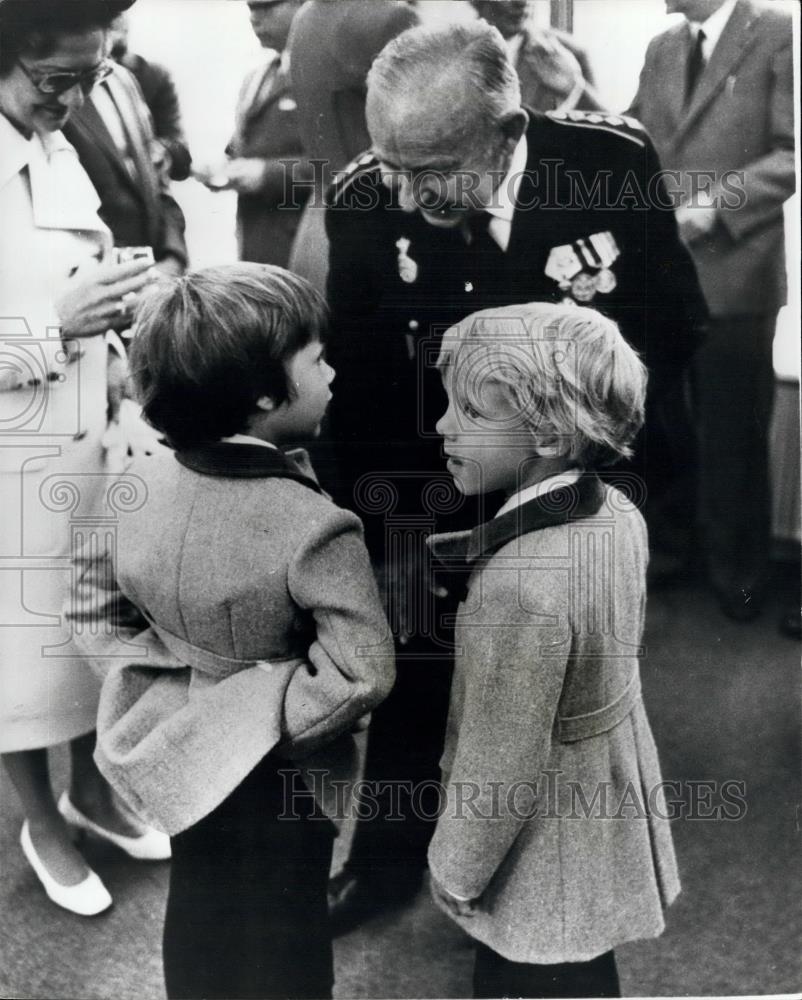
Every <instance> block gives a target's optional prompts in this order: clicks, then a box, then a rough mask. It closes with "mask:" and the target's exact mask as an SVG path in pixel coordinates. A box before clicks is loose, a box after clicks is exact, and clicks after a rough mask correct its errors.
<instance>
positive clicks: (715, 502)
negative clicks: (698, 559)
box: [631, 0, 795, 621]
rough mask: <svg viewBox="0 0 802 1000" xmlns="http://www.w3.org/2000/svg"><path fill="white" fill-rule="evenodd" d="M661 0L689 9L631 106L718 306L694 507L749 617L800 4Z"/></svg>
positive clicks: (763, 538) (698, 371)
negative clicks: (794, 17) (677, 191)
mask: <svg viewBox="0 0 802 1000" xmlns="http://www.w3.org/2000/svg"><path fill="white" fill-rule="evenodd" d="M666 9H667V11H668V12H669V13H682V14H684V15H685V21H684V22H683V23H681V24H678V25H676V26H674V27H672V28H670V29H669V30H668V31H666V32H664V33H663V34H661V35H658V36H657V38H655V39H653V40H652V42H651V44H650V45H649V48H648V50H647V53H646V58H645V61H644V65H643V70H642V73H641V77H640V84H639V87H638V92H637V95H636V96H635V100H634V102H633V104H632V108H631V113H632V114H634V115H635V116H636V117H637V118H639V119H640V120H641V121H642V122H643V124H644V126H645V127H646V129H647V131H648V132H649V134H650V135H651V136H652V138H653V140H654V143H655V146H656V148H657V151H658V153H659V155H660V159H661V161H662V165H663V167H664V168H665V169H667V170H676V171H679V172H680V178H681V181H680V183H681V187H682V205H681V207H680V208H679V210H678V212H677V219H678V222H679V227H680V233H681V235H682V237H683V239H684V240H685V242H686V243H687V245H688V247H689V249H690V252H691V253H692V255H693V259H694V261H695V263H696V267H697V270H698V272H699V278H700V281H701V283H702V288H703V290H704V293H705V296H706V298H707V302H708V304H709V306H710V313H711V317H712V319H711V323H710V329H709V333H708V336H707V339H706V340H705V342H704V344H703V346H702V347H701V349H700V350H699V352H698V354H697V355H696V357H695V359H694V363H693V368H692V380H693V396H694V413H695V424H696V434H697V438H698V463H697V464H698V470H697V475H698V508H697V518H698V522H699V529H700V533H701V541H702V546H703V548H704V556H705V560H706V568H707V573H708V577H709V580H710V583H711V585H712V587H713V590H714V591H715V593H716V595H717V597H718V600H719V604H720V606H721V609H722V611H723V612H724V613H725V614H726V615H727V616H728V617H730V618H734V619H736V620H739V621H748V620H750V619H752V618H754V617H755V616H756V615H758V614H759V613H760V609H761V606H762V604H763V600H764V598H765V593H766V584H767V576H768V558H769V553H770V544H769V543H770V530H771V508H770V491H769V471H768V433H769V423H770V417H771V406H772V396H773V391H774V368H773V364H772V341H773V338H774V330H775V326H776V320H777V311H778V309H779V307H780V306H781V305H782V303H783V302H784V301H785V253H784V233H783V207H782V206H783V202H784V201H785V200H786V199H787V198H789V197H790V196H791V194H792V193H793V191H794V186H795V180H794V96H793V95H794V87H793V82H792V81H793V65H792V46H791V41H792V31H791V17H790V14H789V13H788V12H787V11H784V10H782V9H781V8H778V7H777V6H775V5H773V4H769V3H760V2H756V0H668V2H667V4H666ZM694 171H697V172H698V171H702V172H703V174H701V175H697V176H702V177H703V178H705V179H704V180H702V182H701V186H702V188H703V190H701V191H699V190H698V189H697V191H695V192H694V191H693V187H692V184H693V182H692V176H693V172H694ZM728 178H729V179H730V184H737V189H738V190H737V192H736V193H738V192H739V195H738V197H737V198H736V200H735V202H734V203H732V199H731V198H729V197H728V193H727V191H726V187H725V186H726V185H727V183H728V180H727V179H728ZM741 179H742V180H741Z"/></svg>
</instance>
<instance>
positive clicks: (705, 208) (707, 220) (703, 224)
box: [677, 205, 716, 244]
mask: <svg viewBox="0 0 802 1000" xmlns="http://www.w3.org/2000/svg"><path fill="white" fill-rule="evenodd" d="M677 225H678V226H679V234H680V236H681V237H682V239H683V240H684V241H685V242H686V243H689V244H690V243H695V242H696V241H697V240H700V239H702V237H704V236H707V234H708V233H710V232H712V231H713V229H714V228H715V225H716V209H715V208H713V206H712V205H680V207H679V208H678V209H677Z"/></svg>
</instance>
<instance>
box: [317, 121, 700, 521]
mask: <svg viewBox="0 0 802 1000" xmlns="http://www.w3.org/2000/svg"><path fill="white" fill-rule="evenodd" d="M530 117H531V121H530V124H529V127H528V131H527V142H528V163H527V168H526V171H525V174H524V177H523V180H522V182H521V185H520V188H519V191H518V195H517V199H516V205H517V208H516V210H515V214H514V217H513V221H512V230H511V235H510V242H509V246H508V248H507V250H506V252H503V251H502V250H501V249H499V248H497V247H496V246H495V244H494V243H492V241H489V240H488V239H487V238H485V239H484V240H482V241H477V242H476V243H475V244H471V245H468V243H467V242H466V240H465V237H464V235H463V234H462V232H461V231H459V230H455V229H438V228H436V227H434V226H432V225H430V224H429V223H427V222H426V220H425V219H424V218H423V217H422V216H421V215H420V214H419V213H415V214H407V213H404V212H402V211H401V210H400V209H399V208H398V207H397V206H394V205H393V201H392V195H391V193H390V191H388V190H387V189H386V188H385V187H384V186H383V185H382V183H381V178H380V174H379V169H378V165H377V162H376V160H375V159H374V158H373V157H372V156H371V155H370V154H365V155H364V156H363V157H361V158H359V159H357V160H356V161H354V163H353V164H352V165H351V166H350V167H349V169H348V170H347V171H346V174H345V176H344V178H343V180H341V181H340V183H339V184H338V185H337V186H336V187H335V188H334V189H333V190H332V192H330V199H331V200H330V207H329V209H328V213H327V229H328V233H329V239H330V244H331V251H330V275H329V282H328V299H329V304H330V306H331V310H332V335H331V343H330V358H331V361H332V363H333V364H334V366H335V368H336V369H337V376H338V381H337V387H336V390H335V394H334V401H333V409H332V415H331V426H332V434H333V437H334V439H335V441H336V442H338V446H339V447H340V451H341V458H342V462H343V472H344V473H345V474H346V475H350V476H351V477H353V476H355V475H356V476H358V475H360V474H362V473H365V472H368V471H372V470H382V469H384V470H393V471H394V472H400V471H402V470H403V471H404V472H407V473H408V472H412V471H416V470H421V471H423V470H429V471H433V472H438V473H442V472H443V464H442V460H441V459H440V457H439V456H440V450H439V448H440V441H439V439H438V438H437V436H436V435H435V433H434V423H435V421H436V420H437V418H438V417H439V416H440V415H441V413H442V412H443V410H444V408H445V394H444V393H443V392H442V389H441V387H440V379H439V376H438V375H437V373H436V372H435V371H433V369H432V363H433V361H434V360H435V359H436V356H437V343H438V341H439V336H440V334H441V333H442V331H443V330H444V329H446V328H447V327H448V326H450V325H452V324H454V323H456V322H458V321H459V320H461V319H463V318H464V317H465V316H466V315H468V314H469V313H472V312H475V311H476V310H479V309H487V308H490V307H492V306H507V305H511V304H514V303H516V302H528V301H556V302H558V301H561V300H563V299H570V300H574V301H578V302H581V303H582V304H584V305H591V306H593V307H594V308H596V309H599V310H600V311H601V312H603V313H605V314H606V315H608V316H610V317H611V318H612V319H613V320H615V321H616V322H617V323H618V324H619V326H620V328H621V331H622V333H623V335H624V336H625V337H626V339H627V340H628V341H629V342H630V343H631V344H632V345H633V346H634V347H635V348H636V349H637V350H638V351H640V352H641V354H642V356H643V357H644V359H645V361H646V363H647V364H648V366H649V369H650V372H651V384H652V395H653V396H656V395H659V393H660V391H661V390H662V389H663V388H664V387H665V385H667V384H668V383H670V382H671V381H672V380H673V379H674V378H675V376H676V375H677V374H678V373H679V372H681V371H682V369H683V368H684V366H685V365H686V363H687V362H688V360H689V358H690V356H691V354H692V352H693V350H694V347H695V345H696V342H697V339H698V333H699V328H700V325H701V323H702V321H703V320H704V318H705V316H706V308H705V305H704V300H703V297H702V293H701V291H700V288H699V284H698V281H697V277H696V271H695V268H694V265H693V263H692V261H691V259H690V256H689V254H688V252H687V250H686V249H685V247H684V245H683V244H682V243H681V242H680V239H679V236H678V233H677V227H676V224H675V220H674V214H673V212H672V211H670V210H669V209H668V208H666V207H660V205H659V204H658V205H657V206H655V204H654V202H655V201H656V200H657V201H658V202H659V201H660V200H662V203H663V205H664V206H668V205H669V198H668V193H667V192H666V190H665V188H664V186H663V184H662V182H661V181H660V179H659V177H658V173H659V170H660V167H659V164H658V161H657V157H656V154H655V152H654V149H653V147H652V145H651V143H650V141H649V140H648V138H647V136H646V134H645V132H644V131H643V130H642V129H641V128H640V126H639V125H638V124H637V122H635V121H634V120H632V119H624V118H621V117H617V116H611V115H602V114H595V113H585V112H580V111H570V112H550V113H548V114H537V113H534V112H530ZM578 267H579V270H577V268H578ZM659 460H660V461H664V456H660V457H659ZM346 499H348V498H346ZM351 502H352V503H353V502H354V501H353V499H352V501H351ZM359 513H360V514H362V515H363V516H364V515H366V514H367V515H368V529H369V534H370V527H371V525H370V510H369V507H366V506H365V505H364V504H362V505H361V509H360V510H359Z"/></svg>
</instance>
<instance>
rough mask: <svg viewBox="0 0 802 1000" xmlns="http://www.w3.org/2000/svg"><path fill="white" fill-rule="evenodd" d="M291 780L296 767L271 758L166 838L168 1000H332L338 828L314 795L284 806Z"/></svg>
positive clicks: (165, 971)
mask: <svg viewBox="0 0 802 1000" xmlns="http://www.w3.org/2000/svg"><path fill="white" fill-rule="evenodd" d="M280 769H281V770H285V771H288V772H289V773H287V774H285V775H283V776H282V775H281V774H280V773H279V770H280ZM294 783H295V784H298V783H300V778H299V777H298V775H297V772H296V771H295V769H294V768H293V767H292V765H291V764H290V763H289V762H288V761H278V760H275V759H274V758H272V757H271V756H270V755H268V756H267V757H265V758H264V759H263V760H262V761H261V762H260V763H259V764H258V765H257V766H256V767H255V768H254V769H253V771H251V773H250V774H249V775H248V777H247V778H245V780H244V781H243V782H242V784H241V785H239V787H238V788H236V789H235V790H234V791H233V792H232V793H231V795H229V797H228V798H227V799H226V800H225V801H224V802H223V803H222V804H221V805H219V806H218V807H217V808H216V809H215V810H214V811H213V812H212V813H210V814H209V815H208V816H206V817H204V818H203V819H202V820H201V821H200V822H198V823H196V824H195V825H194V826H192V827H190V828H189V829H188V830H185V831H184V832H183V833H180V834H178V835H177V836H175V837H173V838H172V849H173V861H172V870H171V873H170V891H169V896H168V899H167V915H166V919H165V926H164V975H165V982H166V986H167V996H168V997H170V998H171V1000H179V998H189V997H192V998H198V997H204V998H208V1000H214V998H224V997H225V998H229V997H237V998H260V1000H263V998H271V997H282V998H285V1000H287V998H296V997H297V998H306V997H316V998H321V997H322V998H327V997H331V990H332V985H333V980H334V972H333V963H332V946H331V933H330V930H329V918H328V910H327V901H326V884H327V880H328V876H329V868H330V865H331V853H332V844H333V838H334V832H335V831H334V826H333V824H332V823H331V822H330V821H329V820H328V819H326V818H324V817H320V814H319V813H317V812H316V808H315V806H314V804H313V803H312V802H311V797H310V796H305V795H304V796H297V797H296V800H294V801H290V800H289V798H288V795H289V790H290V789H292V788H293V787H295V784H294ZM285 789H286V794H285ZM285 798H287V801H286V802H285ZM283 813H286V814H287V815H286V816H285V818H280V817H281V816H282V814H283ZM292 813H294V814H295V816H296V817H298V818H294V819H293V818H292V815H291V814H292Z"/></svg>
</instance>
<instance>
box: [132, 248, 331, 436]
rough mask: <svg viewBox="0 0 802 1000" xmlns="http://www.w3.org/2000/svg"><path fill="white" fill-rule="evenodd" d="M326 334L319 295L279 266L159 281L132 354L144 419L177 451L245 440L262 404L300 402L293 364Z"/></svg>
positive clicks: (141, 314) (143, 311)
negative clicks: (265, 399)
mask: <svg viewBox="0 0 802 1000" xmlns="http://www.w3.org/2000/svg"><path fill="white" fill-rule="evenodd" d="M326 326H327V311H326V305H325V303H324V301H323V299H322V297H321V296H320V294H319V293H318V292H317V291H315V289H314V288H313V287H312V286H311V285H310V284H309V282H308V281H306V280H304V279H303V278H299V277H298V276H297V275H295V274H291V273H290V272H289V271H285V270H284V268H281V267H274V266H272V265H270V264H227V265H223V266H220V267H208V268H204V269H203V270H200V271H194V272H191V273H189V274H187V275H185V276H184V277H183V278H177V279H173V280H170V281H164V282H163V283H159V284H158V285H156V286H155V288H154V289H153V290H152V291H150V292H148V294H147V295H146V296H145V298H144V300H143V302H142V304H141V305H140V307H139V309H138V311H137V317H136V324H135V328H134V338H133V342H132V345H131V352H130V364H131V374H132V379H133V383H134V388H135V391H136V395H137V398H138V400H139V402H140V403H141V404H142V411H143V414H144V416H145V418H146V419H147V421H148V422H149V423H150V424H151V425H152V426H153V427H155V428H156V429H157V430H160V431H162V433H164V435H165V436H166V437H167V439H168V441H169V442H170V444H172V445H173V447H175V448H189V447H193V446H196V445H200V444H206V443H209V442H211V441H217V440H219V439H220V438H223V437H229V436H230V435H232V434H237V433H241V432H242V431H244V430H245V429H246V428H247V424H248V418H249V417H250V416H252V415H253V414H254V413H255V412H256V411H257V400H258V399H260V398H261V397H262V396H269V397H270V398H271V399H272V400H273V401H274V403H275V404H276V405H277V406H280V405H281V404H282V403H283V402H285V401H286V400H288V399H291V398H292V396H293V387H292V385H291V384H290V383H289V380H288V377H287V370H286V366H287V363H288V362H289V360H290V359H291V358H292V357H293V355H295V354H296V353H297V352H298V351H300V350H302V349H303V348H304V347H306V346H307V344H309V343H310V342H311V341H314V340H317V339H323V336H324V335H325V332H326Z"/></svg>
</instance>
